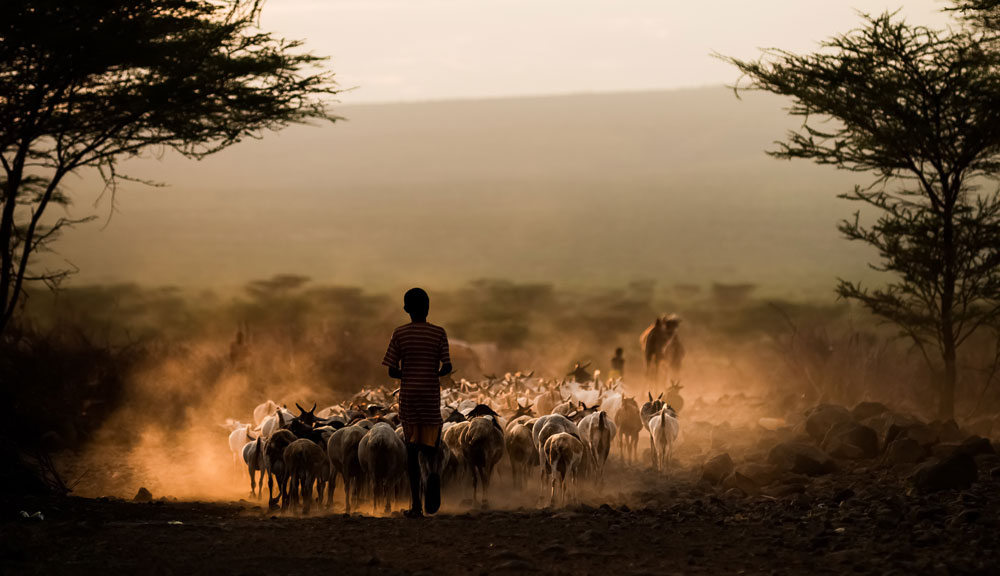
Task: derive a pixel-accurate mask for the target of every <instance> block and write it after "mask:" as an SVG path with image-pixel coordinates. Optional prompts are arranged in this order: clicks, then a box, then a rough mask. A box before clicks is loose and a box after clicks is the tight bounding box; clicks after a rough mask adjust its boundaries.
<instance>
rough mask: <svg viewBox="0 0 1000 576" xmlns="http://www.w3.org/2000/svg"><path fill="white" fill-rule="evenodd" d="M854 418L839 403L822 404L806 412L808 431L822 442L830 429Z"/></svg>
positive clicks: (814, 438)
mask: <svg viewBox="0 0 1000 576" xmlns="http://www.w3.org/2000/svg"><path fill="white" fill-rule="evenodd" d="M853 419H854V417H853V416H851V412H850V411H849V410H848V409H847V408H844V407H843V406H839V405H837V404H820V405H818V406H814V407H813V408H811V409H810V410H809V411H808V412H806V432H808V433H809V436H811V437H812V439H813V440H815V441H816V442H822V441H823V439H824V438H826V435H827V433H828V432H830V429H831V428H833V427H834V426H836V425H837V424H841V423H843V422H850V421H852V420H853Z"/></svg>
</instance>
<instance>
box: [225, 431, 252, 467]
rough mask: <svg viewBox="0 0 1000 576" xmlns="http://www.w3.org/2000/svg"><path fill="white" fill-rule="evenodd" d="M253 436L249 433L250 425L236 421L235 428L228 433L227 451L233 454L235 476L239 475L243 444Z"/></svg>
mask: <svg viewBox="0 0 1000 576" xmlns="http://www.w3.org/2000/svg"><path fill="white" fill-rule="evenodd" d="M253 439H254V437H253V436H251V435H250V425H249V424H241V423H239V422H236V428H234V429H233V431H232V432H230V433H229V451H230V452H231V453H232V454H233V469H234V470H235V471H236V476H237V477H239V475H240V468H241V466H240V462H241V461H242V460H243V446H244V445H245V444H246V443H247V441H249V440H253Z"/></svg>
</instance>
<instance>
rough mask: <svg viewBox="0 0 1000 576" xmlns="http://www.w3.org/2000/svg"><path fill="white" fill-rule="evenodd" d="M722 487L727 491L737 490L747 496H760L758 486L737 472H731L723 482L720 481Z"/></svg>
mask: <svg viewBox="0 0 1000 576" xmlns="http://www.w3.org/2000/svg"><path fill="white" fill-rule="evenodd" d="M722 487H723V488H725V489H727V490H733V489H736V490H739V491H740V492H742V493H744V494H746V495H747V496H756V495H758V494H760V486H758V485H757V483H756V482H754V481H753V480H751V479H750V478H749V477H747V476H744V475H743V474H740V473H739V472H733V473H732V474H730V475H729V476H726V478H725V480H723V481H722Z"/></svg>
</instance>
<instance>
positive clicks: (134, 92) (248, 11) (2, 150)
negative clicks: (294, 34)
mask: <svg viewBox="0 0 1000 576" xmlns="http://www.w3.org/2000/svg"><path fill="white" fill-rule="evenodd" d="M261 6H262V0H87V1H86V2H66V1H64V0H5V1H4V3H3V7H2V8H0V164H2V166H3V170H4V171H3V176H2V177H0V201H2V207H0V334H2V333H3V330H4V328H5V327H7V326H8V324H9V323H10V321H11V319H12V317H13V316H14V313H15V310H16V307H17V304H18V301H19V299H20V297H21V296H22V294H23V290H24V283H25V282H28V281H31V280H42V281H47V282H50V283H53V282H57V281H58V280H59V279H60V278H62V277H63V276H64V275H65V271H58V270H57V271H54V272H52V271H44V270H43V271H41V272H32V268H31V264H32V263H33V258H32V257H33V256H35V255H36V254H37V253H38V252H39V250H43V249H45V247H46V246H47V244H48V243H49V242H51V241H52V240H53V239H54V238H55V237H56V236H57V235H58V233H59V231H60V230H61V229H62V228H64V227H65V226H68V225H71V224H74V223H76V222H79V220H76V221H74V220H71V219H69V218H66V217H61V218H52V217H51V216H48V217H46V216H47V213H48V212H47V209H49V208H50V207H51V206H52V205H60V204H62V205H65V204H67V203H68V202H69V200H70V198H69V197H68V196H66V195H64V194H63V193H61V192H60V190H61V188H60V185H61V184H62V183H63V181H64V179H65V177H66V176H67V175H68V174H71V173H74V172H77V171H79V170H81V169H84V168H97V169H98V170H100V173H101V174H102V176H103V177H104V180H105V183H106V185H107V186H108V188H109V189H110V191H111V193H112V202H113V193H114V190H115V186H116V184H117V183H118V182H119V181H120V180H121V179H123V178H125V176H123V175H122V174H120V173H119V172H118V169H117V168H118V166H119V163H120V161H122V160H123V159H126V158H129V157H134V156H138V155H141V154H143V153H147V152H160V151H163V150H167V149H171V150H175V151H177V152H179V153H181V154H183V155H185V156H187V157H191V158H202V157H205V156H207V155H209V154H212V153H214V152H217V151H219V150H221V149H223V148H225V147H227V146H229V145H231V144H234V143H236V142H239V141H240V140H241V139H242V138H246V137H259V136H260V135H261V134H262V132H263V131H265V130H276V129H279V128H282V127H284V126H286V125H288V124H290V123H302V122H306V121H308V120H309V119H314V118H316V119H326V120H331V121H332V120H335V119H336V117H335V116H333V115H332V114H331V113H330V112H329V108H328V107H329V103H330V98H329V97H330V96H331V95H333V94H336V93H337V90H336V88H335V83H334V82H333V75H332V73H330V72H327V71H324V70H323V69H322V68H321V67H320V63H321V61H322V60H323V58H319V57H317V56H314V55H312V54H309V53H306V52H303V51H302V50H301V43H300V42H298V41H287V40H284V39H281V38H277V37H275V36H274V35H272V34H270V33H267V32H264V31H261V30H260V29H259V27H258V22H259V15H260V11H261Z"/></svg>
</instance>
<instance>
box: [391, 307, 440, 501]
mask: <svg viewBox="0 0 1000 576" xmlns="http://www.w3.org/2000/svg"><path fill="white" fill-rule="evenodd" d="M429 309H430V298H429V297H428V296H427V292H424V291H423V290H422V289H420V288H412V289H410V290H408V291H407V292H406V294H405V295H404V296H403V310H405V311H406V313H407V314H409V315H410V323H409V324H405V325H403V326H400V327H399V328H396V329H395V330H394V331H393V332H392V338H391V339H390V340H389V348H388V349H387V350H386V351H385V358H383V359H382V365H383V366H387V367H388V368H389V377H390V378H395V379H398V380H399V381H400V384H399V419H400V421H402V423H403V435H404V436H405V437H406V470H407V473H408V474H409V476H410V498H411V500H410V502H411V504H410V509H409V510H407V511H406V512H404V515H405V516H406V517H407V518H418V517H420V516H422V515H423V512H421V503H420V489H421V478H420V460H419V458H420V454H423V455H424V458H425V459H426V460H427V462H428V463H429V464H430V474H428V476H427V485H426V486H424V487H423V488H424V492H425V493H426V499H427V502H426V508H427V513H428V514H433V513H435V512H437V510H438V508H439V507H440V506H441V471H440V470H438V466H439V463H438V462H437V451H438V445H439V442H440V441H441V386H440V383H439V382H438V378H441V377H443V376H447V375H448V374H451V358H449V356H448V336H447V334H445V332H444V328H441V327H440V326H435V325H434V324H430V323H429V322H427V312H428V310H429Z"/></svg>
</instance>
